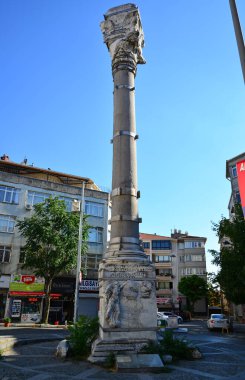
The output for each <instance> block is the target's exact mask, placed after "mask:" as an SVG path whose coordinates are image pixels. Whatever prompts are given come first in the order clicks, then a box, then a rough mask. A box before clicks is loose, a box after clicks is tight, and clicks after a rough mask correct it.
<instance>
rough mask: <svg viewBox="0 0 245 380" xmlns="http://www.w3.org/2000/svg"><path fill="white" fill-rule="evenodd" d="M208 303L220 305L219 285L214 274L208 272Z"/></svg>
mask: <svg viewBox="0 0 245 380" xmlns="http://www.w3.org/2000/svg"><path fill="white" fill-rule="evenodd" d="M207 286H208V293H207V296H208V305H209V306H218V307H221V306H222V304H221V303H222V302H221V300H222V294H221V290H220V285H219V284H218V283H217V279H216V274H215V273H213V272H212V273H208V283H207Z"/></svg>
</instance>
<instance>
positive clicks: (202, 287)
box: [178, 274, 207, 312]
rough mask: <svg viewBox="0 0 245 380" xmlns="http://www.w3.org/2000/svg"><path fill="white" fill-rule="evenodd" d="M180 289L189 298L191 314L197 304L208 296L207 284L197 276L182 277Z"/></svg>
mask: <svg viewBox="0 0 245 380" xmlns="http://www.w3.org/2000/svg"><path fill="white" fill-rule="evenodd" d="M178 288H179V291H180V292H181V293H182V294H183V295H184V296H186V297H187V299H188V301H189V303H190V311H191V312H193V311H194V306H195V303H196V302H197V301H198V300H200V299H202V298H204V297H206V296H207V282H206V281H205V280H204V279H203V278H201V277H199V276H197V275H195V274H193V275H192V276H186V277H182V278H181V280H180V282H179V286H178Z"/></svg>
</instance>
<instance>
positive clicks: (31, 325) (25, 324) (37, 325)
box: [0, 322, 67, 329]
mask: <svg viewBox="0 0 245 380" xmlns="http://www.w3.org/2000/svg"><path fill="white" fill-rule="evenodd" d="M0 326H1V327H3V326H4V323H0ZM10 327H30V328H34V327H36V328H45V329H48V328H52V329H67V325H50V324H45V323H12V322H11V324H10ZM6 328H8V327H6Z"/></svg>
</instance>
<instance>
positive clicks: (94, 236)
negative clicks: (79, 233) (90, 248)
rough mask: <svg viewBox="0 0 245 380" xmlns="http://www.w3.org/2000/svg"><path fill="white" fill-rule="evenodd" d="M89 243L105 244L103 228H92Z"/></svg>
mask: <svg viewBox="0 0 245 380" xmlns="http://www.w3.org/2000/svg"><path fill="white" fill-rule="evenodd" d="M88 242H89V243H103V228H100V227H97V228H90V230H89V236H88Z"/></svg>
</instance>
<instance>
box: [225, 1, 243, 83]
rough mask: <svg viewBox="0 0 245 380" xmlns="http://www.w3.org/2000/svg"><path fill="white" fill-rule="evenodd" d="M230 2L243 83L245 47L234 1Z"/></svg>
mask: <svg viewBox="0 0 245 380" xmlns="http://www.w3.org/2000/svg"><path fill="white" fill-rule="evenodd" d="M229 1H230V8H231V15H232V20H233V25H234V30H235V35H236V40H237V47H238V52H239V56H240V61H241V66H242V73H243V79H244V82H245V46H244V40H243V35H242V29H241V25H240V21H239V17H238V12H237V7H236V1H235V0H229Z"/></svg>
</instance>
